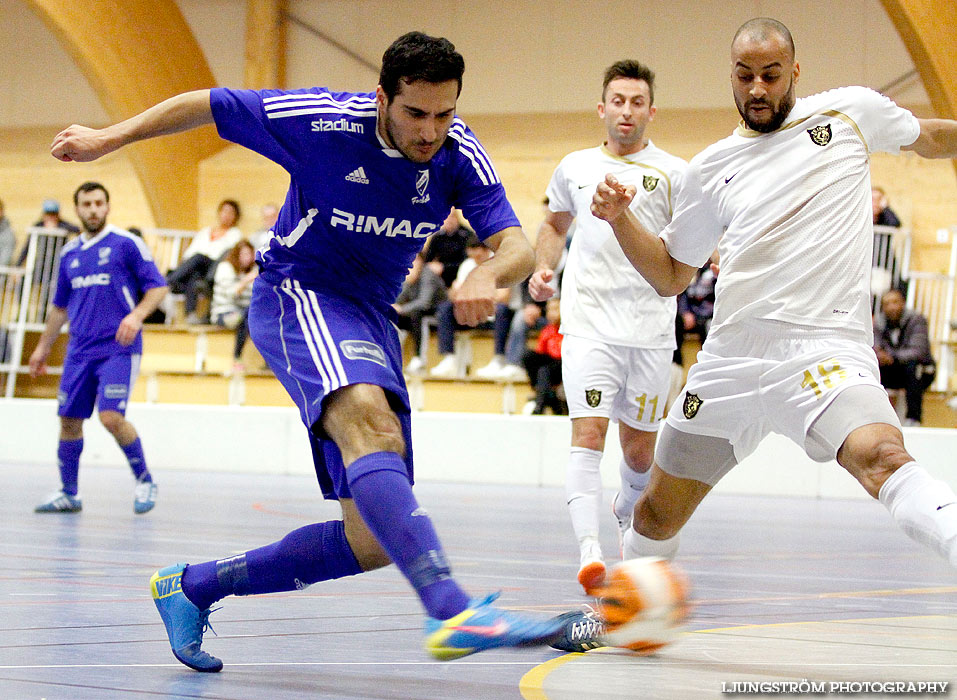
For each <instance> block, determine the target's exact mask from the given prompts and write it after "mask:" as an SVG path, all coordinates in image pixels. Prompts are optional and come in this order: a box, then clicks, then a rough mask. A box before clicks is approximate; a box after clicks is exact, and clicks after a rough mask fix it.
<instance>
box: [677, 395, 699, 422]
mask: <svg viewBox="0 0 957 700" xmlns="http://www.w3.org/2000/svg"><path fill="white" fill-rule="evenodd" d="M703 403H704V400H703V399H701V398H700V397H699V396H698V395H697V394H692V393H690V392H689V393H687V394H685V402H684V405H683V406H682V407H681V409H682V413H684V414H685V418H687V419H688V420H691V419H692V418H694V417H695V416H696V415H698V409H699V408H701V404H703Z"/></svg>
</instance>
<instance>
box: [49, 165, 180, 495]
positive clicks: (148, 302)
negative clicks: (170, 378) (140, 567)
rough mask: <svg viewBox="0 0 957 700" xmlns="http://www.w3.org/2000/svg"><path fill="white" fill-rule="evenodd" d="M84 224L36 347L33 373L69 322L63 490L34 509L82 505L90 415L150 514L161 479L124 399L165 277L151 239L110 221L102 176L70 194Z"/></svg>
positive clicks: (66, 257) (65, 259)
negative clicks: (122, 459) (126, 466)
mask: <svg viewBox="0 0 957 700" xmlns="http://www.w3.org/2000/svg"><path fill="white" fill-rule="evenodd" d="M73 203H74V204H75V205H76V213H77V216H78V217H79V218H80V222H81V223H82V225H83V232H82V233H81V234H80V236H79V237H78V238H74V239H73V240H72V241H70V242H69V243H67V244H66V245H65V246H63V250H62V251H61V252H60V262H59V272H58V274H57V284H56V292H55V293H54V296H53V304H52V305H51V306H50V310H49V312H48V313H47V322H46V327H45V328H44V330H43V333H42V334H41V336H40V340H39V342H38V343H37V348H36V350H34V351H33V354H32V355H31V356H30V374H31V376H33V377H38V376H39V375H41V374H43V373H44V372H46V360H47V357H48V356H49V354H50V349H51V348H52V347H53V343H54V341H55V340H56V339H57V336H59V335H60V329H61V328H62V327H63V324H64V323H66V321H67V319H69V321H70V342H69V344H68V346H67V352H66V358H65V359H64V361H63V376H62V377H61V378H60V391H59V392H58V395H57V400H58V401H59V404H60V408H59V411H58V413H59V416H60V444H59V447H58V448H57V461H58V463H59V467H60V480H61V482H62V488H61V490H60V491H57V492H56V493H54V494H52V495H50V496H49V497H48V498H47V500H46V501H44V502H43V503H41V504H40V505H38V506H37V507H36V509H35V510H36V512H37V513H76V512H79V511H80V510H82V508H83V502H82V500H81V499H80V497H79V495H78V493H77V488H78V484H77V482H78V478H77V477H78V472H79V467H80V453H81V452H82V451H83V421H84V420H86V419H87V418H89V417H90V416H91V415H93V406H94V404H95V405H96V407H97V410H98V411H99V414H100V421H101V422H102V423H103V425H104V427H106V429H107V430H109V431H110V433H111V434H112V435H113V437H114V438H116V442H117V444H118V445H119V446H120V449H122V450H123V453H124V454H125V455H126V458H127V460H128V461H129V463H130V468H131V469H132V470H133V475H134V476H135V477H136V486H135V487H134V491H133V510H134V511H135V512H136V513H146V512H147V511H149V510H152V508H153V506H154V505H155V503H156V484H155V483H153V477H152V476H151V475H150V472H149V469H147V467H146V459H145V458H144V456H143V446H142V445H141V444H140V438H139V436H138V435H137V433H136V428H134V427H133V424H132V423H130V422H129V421H128V420H126V417H125V413H126V403H127V401H128V400H129V397H130V391H131V390H132V388H133V383H134V382H135V381H136V376H137V374H138V373H139V365H140V355H141V354H142V352H143V336H142V332H141V329H142V327H143V319H145V318H146V317H147V316H149V315H150V314H151V313H152V312H153V311H155V310H156V307H157V306H159V303H160V301H162V299H163V297H164V296H166V291H167V289H166V280H164V279H163V276H162V275H161V274H160V273H159V270H158V269H156V263H154V262H153V258H152V256H151V255H150V252H149V249H148V248H147V247H146V244H144V243H143V241H142V240H141V239H140V238H138V237H137V236H134V235H133V234H132V233H130V232H129V231H124V230H123V229H120V228H117V227H116V226H113V225H111V224H107V223H106V218H107V216H108V215H109V213H110V195H109V193H108V192H107V191H106V188H105V187H103V185H101V184H100V183H98V182H84V183H83V184H82V185H80V186H79V187H78V188H77V190H76V192H75V193H74V194H73Z"/></svg>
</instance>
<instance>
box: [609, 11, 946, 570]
mask: <svg viewBox="0 0 957 700" xmlns="http://www.w3.org/2000/svg"><path fill="white" fill-rule="evenodd" d="M799 76H800V67H799V65H798V63H797V61H796V60H795V57H794V43H793V41H792V39H791V34H790V32H789V31H788V29H787V28H786V27H785V26H784V25H783V24H781V23H780V22H777V21H775V20H772V19H765V18H760V19H753V20H750V21H748V22H747V23H745V24H744V25H743V26H742V27H741V28H740V29H739V30H738V32H737V34H736V35H735V37H734V41H733V42H732V61H731V83H732V89H733V92H734V99H735V103H736V104H737V106H738V111H739V112H740V114H741V117H742V120H743V121H742V124H741V125H740V126H739V127H738V129H737V130H736V131H735V133H734V134H732V135H731V136H729V137H728V138H726V139H724V140H722V141H719V142H718V143H716V144H714V145H712V146H710V147H708V148H707V149H705V150H704V151H702V152H701V153H700V154H698V155H697V156H695V158H694V159H692V161H691V163H690V165H689V168H688V172H687V176H686V179H685V186H684V187H683V188H682V190H681V192H680V193H679V197H678V203H677V206H676V208H675V215H674V219H673V220H672V223H671V224H670V225H669V226H668V227H667V228H665V230H664V231H663V232H662V234H661V237H658V236H655V235H653V234H652V233H651V232H650V231H648V230H646V229H645V227H644V226H642V225H641V223H640V222H639V221H638V220H637V219H636V218H635V217H633V216H631V215H630V214H629V213H628V207H627V205H628V202H630V201H631V198H632V197H633V196H634V187H630V186H624V185H622V184H621V183H619V182H618V181H617V180H615V178H614V177H608V178H607V179H606V181H605V183H603V184H602V185H600V186H599V187H598V190H597V192H596V195H595V198H594V201H593V203H592V212H593V213H594V214H595V215H596V216H598V217H599V218H602V219H605V220H606V221H608V222H609V223H611V225H612V228H613V229H614V231H615V235H616V236H617V238H618V241H619V243H620V244H621V246H622V249H623V250H624V251H625V254H626V255H627V256H628V259H629V260H631V262H632V264H633V265H634V266H635V268H636V269H637V270H638V271H639V272H641V274H642V275H643V276H644V277H645V278H646V279H647V280H648V281H649V282H650V283H651V285H652V286H653V287H654V288H655V289H656V290H658V292H659V293H660V294H676V293H678V292H680V291H681V290H682V289H684V287H685V286H686V285H687V284H688V280H690V279H691V277H692V275H693V274H694V272H695V270H696V269H697V268H698V267H699V266H700V265H701V264H702V263H704V261H705V260H706V259H707V258H708V256H709V255H710V254H711V252H712V251H713V250H714V248H715V246H716V245H717V246H719V253H720V259H721V272H720V275H719V277H718V285H717V299H716V303H715V310H714V321H713V323H712V326H711V332H710V334H709V335H708V338H707V340H706V341H705V344H704V347H703V349H702V351H701V353H700V354H699V355H698V362H697V364H696V365H695V366H694V367H692V368H691V371H690V372H689V375H688V383H687V386H686V387H685V389H684V391H683V392H682V393H681V395H680V396H679V398H678V400H677V401H676V402H675V404H674V406H673V407H672V410H671V411H670V412H669V414H668V417H667V419H666V423H665V426H664V428H663V429H662V431H661V436H660V438H659V442H658V448H657V452H656V455H655V466H654V467H653V468H652V475H651V481H650V484H649V486H648V488H647V489H646V490H645V492H644V494H643V496H642V498H641V499H640V500H639V501H638V503H637V504H636V506H635V512H634V525H633V528H632V530H631V531H629V532H628V535H627V537H626V539H625V550H626V552H625V555H626V557H634V556H639V555H658V556H664V557H671V556H673V555H674V553H675V551H676V550H677V547H678V532H679V530H680V529H681V527H682V526H683V525H684V524H685V522H686V521H687V520H688V518H689V517H691V514H692V513H693V512H694V510H695V508H696V507H697V506H698V504H699V503H700V502H701V500H702V499H703V498H704V497H705V495H706V494H707V493H708V492H709V491H710V490H711V488H712V487H713V486H714V484H716V483H717V482H718V480H719V479H720V478H721V477H722V476H723V475H724V474H725V473H727V472H728V471H729V470H730V469H731V468H732V467H734V465H735V464H737V462H738V461H739V460H741V459H743V458H744V457H745V456H747V455H748V454H749V453H751V452H752V451H753V450H754V449H755V448H756V447H757V445H758V443H759V442H760V441H761V439H762V438H763V437H764V436H765V435H767V434H768V433H769V432H771V431H773V432H778V433H781V434H783V435H786V436H788V437H789V438H790V439H791V440H793V441H794V442H796V443H797V444H798V445H800V446H801V447H803V448H804V450H805V452H806V453H807V454H808V456H809V457H811V458H812V459H814V460H817V461H828V460H833V459H836V460H837V462H838V463H839V464H840V465H841V466H842V467H844V469H846V470H847V471H848V472H849V473H850V474H851V475H852V476H854V477H855V478H856V479H857V480H858V482H860V484H861V485H862V486H863V487H864V489H865V490H866V491H867V493H868V494H870V495H871V496H872V497H873V498H876V499H879V500H880V501H881V503H883V504H884V505H885V506H886V507H887V509H888V511H889V512H890V514H891V516H892V517H893V519H894V520H895V522H896V523H897V524H898V525H899V526H900V528H901V529H902V530H903V531H904V532H905V533H906V534H907V535H908V536H910V537H911V538H912V539H914V540H916V541H917V542H920V543H921V544H924V545H926V546H928V547H930V548H931V549H933V550H934V551H936V552H937V553H938V554H940V555H941V556H943V557H944V558H945V559H947V560H948V561H949V562H950V564H951V565H953V566H955V567H957V505H955V503H957V497H955V495H954V492H953V490H952V488H951V487H950V486H949V485H947V484H946V483H944V482H942V481H939V480H936V479H934V478H933V477H932V476H931V475H930V474H929V473H928V472H927V471H926V470H925V469H924V468H923V467H922V466H920V465H918V464H917V462H916V461H915V460H914V458H913V457H912V456H911V455H910V454H908V452H907V451H906V450H905V448H904V441H903V436H902V434H901V429H900V422H899V421H898V418H897V415H896V414H895V412H894V411H893V409H892V408H891V406H890V402H889V401H888V399H887V395H886V393H885V392H884V390H883V388H882V387H881V385H880V381H879V377H880V373H879V369H878V365H877V360H876V357H875V355H874V352H873V350H872V348H871V346H872V333H873V331H872V326H871V317H870V309H869V291H870V285H869V279H868V278H869V270H870V266H871V240H872V230H871V228H872V223H871V219H872V215H871V206H870V190H871V186H870V173H869V168H868V156H869V153H871V152H874V151H884V152H889V153H898V152H899V151H900V150H907V151H914V152H915V153H917V154H918V155H920V156H923V157H926V158H954V157H955V156H957V122H955V121H951V120H944V119H917V118H916V117H914V116H913V115H912V114H911V113H910V112H908V111H907V110H905V109H902V108H901V107H898V106H897V105H896V104H894V103H893V102H892V101H891V100H889V99H888V98H886V97H884V96H883V95H881V94H879V93H877V92H874V91H873V90H870V89H867V88H862V87H847V88H839V89H836V90H830V91H828V92H824V93H821V94H818V95H813V96H811V97H806V98H801V99H799V100H796V99H795V96H794V92H795V84H796V83H797V81H798V78H799Z"/></svg>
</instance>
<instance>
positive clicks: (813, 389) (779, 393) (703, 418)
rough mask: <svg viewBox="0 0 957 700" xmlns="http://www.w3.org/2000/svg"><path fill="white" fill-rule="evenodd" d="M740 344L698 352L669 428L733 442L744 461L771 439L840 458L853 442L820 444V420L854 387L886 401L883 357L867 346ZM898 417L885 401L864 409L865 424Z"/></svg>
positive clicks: (751, 334) (781, 340) (751, 336)
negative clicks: (780, 437) (777, 437)
mask: <svg viewBox="0 0 957 700" xmlns="http://www.w3.org/2000/svg"><path fill="white" fill-rule="evenodd" d="M734 340H735V342H734V343H729V342H728V338H727V336H725V338H724V340H723V342H722V343H721V346H720V348H719V349H717V350H716V349H715V348H714V347H713V346H712V347H711V348H708V343H706V344H705V348H708V349H702V351H701V352H700V353H698V362H697V364H695V365H693V366H692V367H691V370H690V371H689V372H688V382H687V384H686V385H685V388H684V390H683V391H682V392H681V394H679V395H678V399H677V400H676V401H675V403H674V405H673V406H672V408H671V411H670V412H669V414H668V418H667V422H668V425H669V426H671V427H674V428H675V429H677V430H680V431H681V432H683V433H691V434H694V435H707V436H711V437H719V438H724V439H726V440H728V441H729V442H730V443H731V444H732V446H733V447H734V457H735V458H736V459H737V460H738V461H741V460H742V459H744V458H745V457H747V456H748V455H749V454H751V452H753V451H754V449H755V448H756V447H757V446H758V443H760V442H761V440H762V439H764V437H765V436H766V435H767V434H768V433H770V432H775V433H780V434H782V435H784V436H786V437H788V438H790V439H791V440H793V441H794V442H795V443H797V444H798V445H800V446H801V447H802V448H804V450H805V452H807V454H808V456H809V457H811V459H814V460H816V461H819V462H823V461H827V460H831V459H834V458H835V456H836V454H837V449H839V448H840V444H841V442H840V441H842V440H843V438H844V437H846V435H843V436H832V437H830V438H829V439H827V440H823V439H820V438H819V437H817V436H816V435H815V434H814V433H813V432H812V430H811V429H812V426H813V424H814V422H815V420H817V418H818V417H819V416H820V415H821V414H822V413H823V412H824V410H825V409H826V408H827V407H828V406H830V405H831V403H832V402H833V401H834V399H835V398H836V397H837V396H838V395H839V394H840V393H841V392H843V391H844V390H845V389H847V388H848V387H852V386H858V385H864V386H871V387H876V388H877V389H878V390H880V392H881V394H882V395H883V396H886V393H885V392H884V390H883V388H882V387H881V384H880V381H879V379H878V377H879V376H880V373H879V370H878V366H877V357H876V356H875V355H874V350H873V349H872V348H871V347H870V346H868V345H865V344H864V343H860V342H855V341H852V340H844V339H835V338H787V337H780V336H770V335H762V334H760V333H757V332H755V331H754V330H753V329H749V330H747V331H743V332H740V333H737V334H736V337H735V339H734ZM732 349H733V351H732ZM716 352H719V353H720V354H715V353H716ZM875 396H876V394H875ZM883 404H886V405H883ZM895 415H896V414H894V412H893V410H892V409H891V408H890V402H882V401H880V400H878V401H877V402H876V403H875V404H874V405H873V406H867V405H863V406H861V407H860V416H859V418H860V420H859V421H858V422H857V423H858V424H859V425H862V424H866V423H868V422H892V423H893V422H897V421H896V417H895ZM861 421H863V422H861ZM897 425H899V422H897ZM832 432H833V431H832ZM838 437H839V440H840V441H839V440H838ZM835 442H837V444H834V443H835Z"/></svg>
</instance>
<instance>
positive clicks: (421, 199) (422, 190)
mask: <svg viewBox="0 0 957 700" xmlns="http://www.w3.org/2000/svg"><path fill="white" fill-rule="evenodd" d="M427 189H429V171H428V170H420V171H419V176H418V177H417V178H416V179H415V191H416V192H418V193H419V196H418V197H413V198H412V203H413V204H425V203H427V202H428V201H429V199H431V198H430V197H429V195H428V194H426V190H427Z"/></svg>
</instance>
